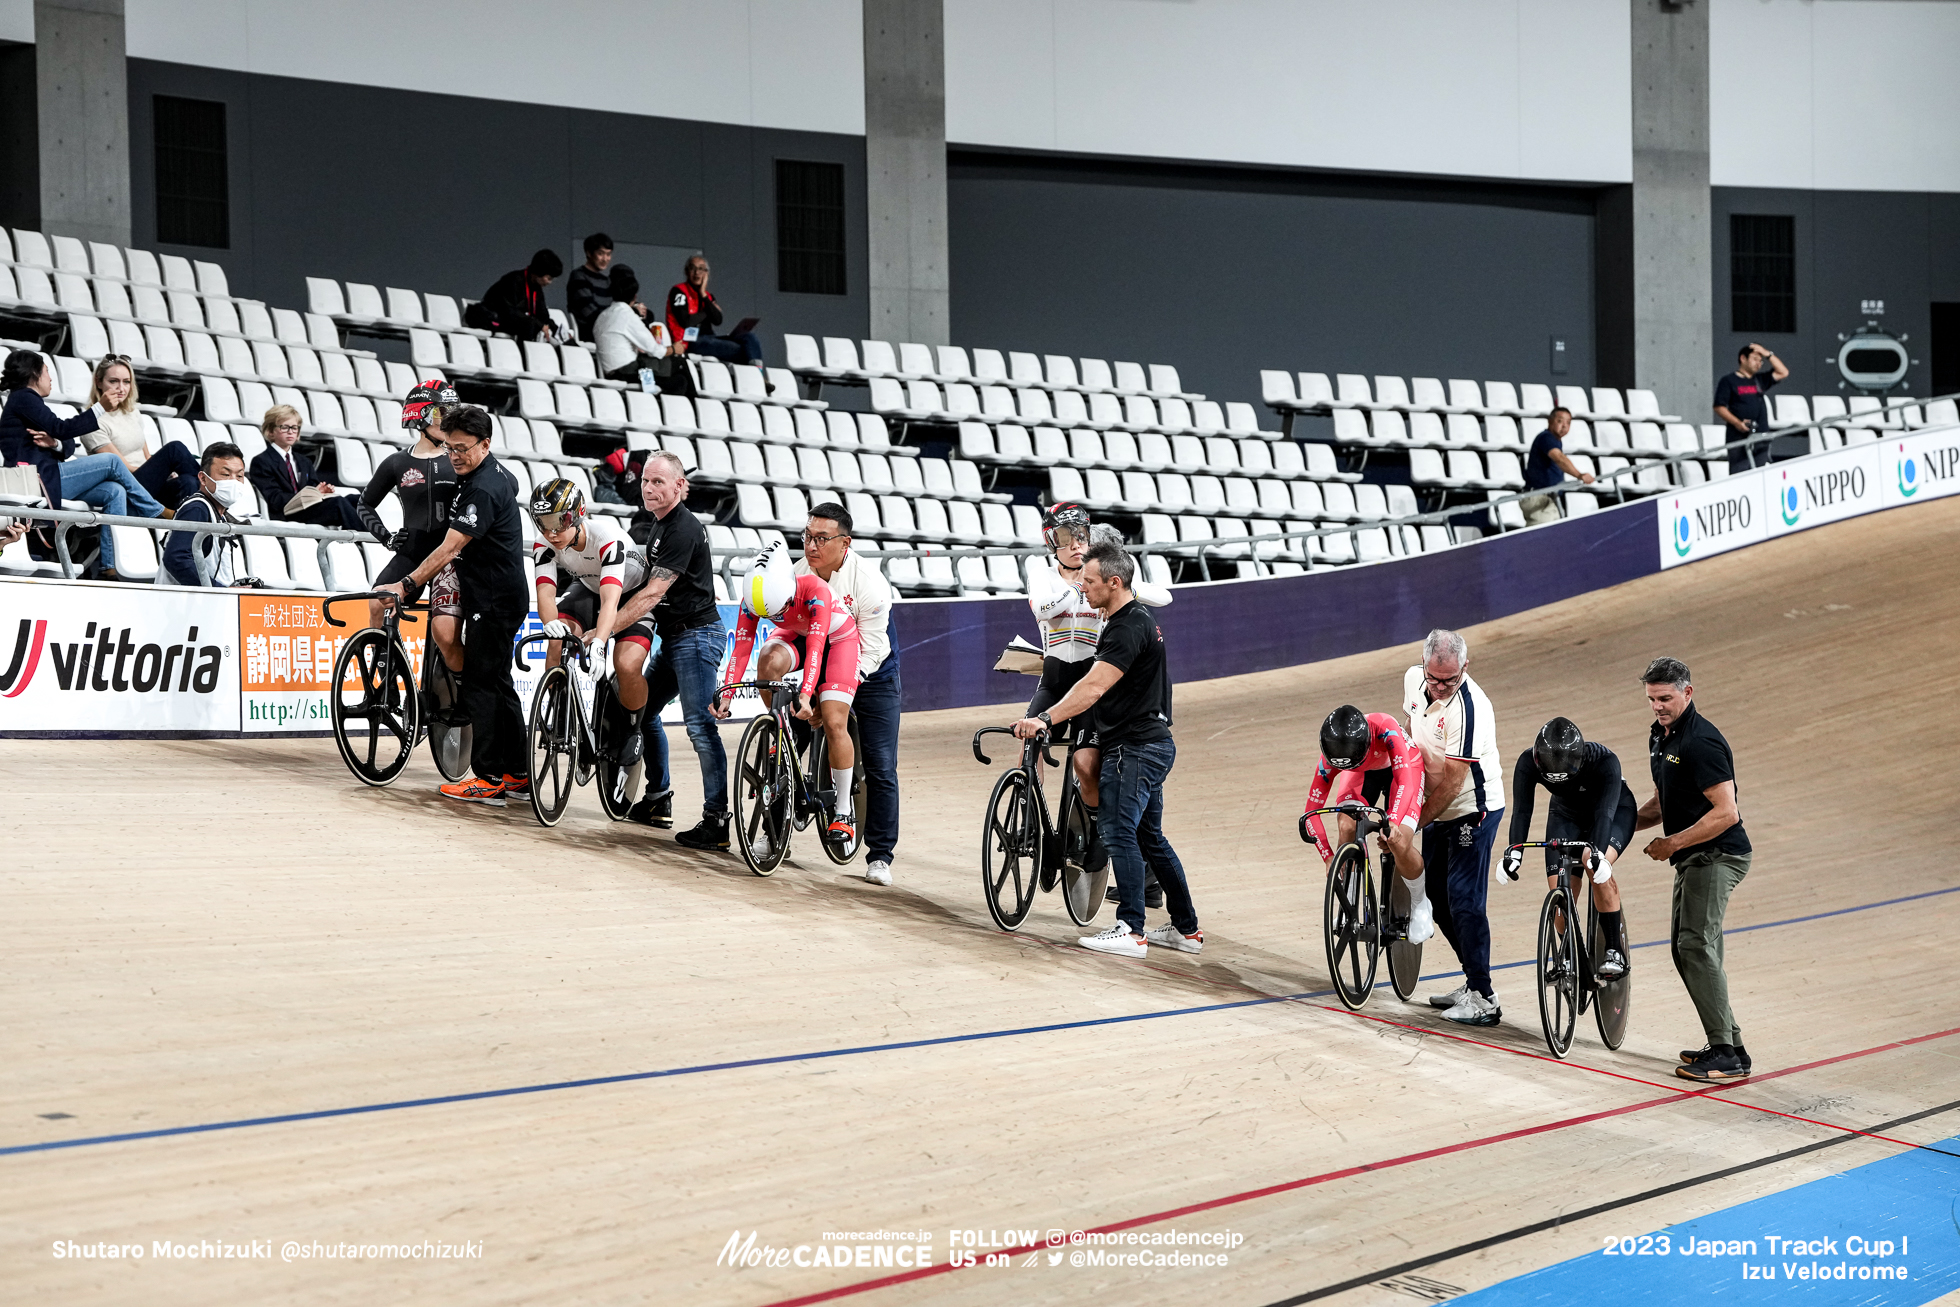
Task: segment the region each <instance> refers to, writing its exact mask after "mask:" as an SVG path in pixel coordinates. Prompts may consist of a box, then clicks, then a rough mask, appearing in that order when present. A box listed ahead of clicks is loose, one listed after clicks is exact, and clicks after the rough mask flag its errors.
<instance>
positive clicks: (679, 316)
mask: <svg viewBox="0 0 1960 1307" xmlns="http://www.w3.org/2000/svg"><path fill="white" fill-rule="evenodd" d="M681 273H682V277H681V281H680V284H679V285H677V286H675V287H674V289H673V290H671V291H669V292H668V293H667V339H668V340H670V341H672V342H673V347H674V351H675V353H678V354H685V353H687V352H688V351H690V350H691V351H693V352H694V353H696V354H705V355H707V356H708V357H709V358H713V359H720V360H721V361H722V362H724V363H755V364H760V363H761V362H762V342H761V341H759V340H757V339H756V338H755V333H754V332H752V331H738V332H736V333H735V334H734V335H732V336H717V335H715V328H716V327H719V326H720V325H721V305H719V304H717V303H715V297H714V296H713V295H710V294H709V293H708V261H707V259H705V258H703V257H702V256H701V255H699V254H697V255H695V256H694V257H693V258H691V259H689V260H688V261H687V262H686V263H684V264H682V265H681ZM689 332H693V333H694V334H693V335H692V336H690V335H689V334H688V333H689Z"/></svg>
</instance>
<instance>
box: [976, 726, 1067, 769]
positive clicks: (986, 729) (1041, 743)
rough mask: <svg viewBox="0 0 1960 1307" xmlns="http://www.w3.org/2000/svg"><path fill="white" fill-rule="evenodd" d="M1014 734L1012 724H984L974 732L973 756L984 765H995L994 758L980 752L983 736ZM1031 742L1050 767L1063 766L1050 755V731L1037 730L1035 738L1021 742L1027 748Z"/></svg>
mask: <svg viewBox="0 0 1960 1307" xmlns="http://www.w3.org/2000/svg"><path fill="white" fill-rule="evenodd" d="M1012 734H1014V728H1013V727H1012V726H982V727H981V728H980V729H979V730H977V731H975V732H974V733H973V757H974V759H975V761H977V762H978V763H979V764H980V765H981V766H982V767H991V766H993V765H994V760H993V759H992V758H989V757H988V756H987V755H986V754H984V753H982V752H980V737H981V736H983V735H1012ZM1030 743H1032V744H1033V745H1034V746H1035V748H1037V749H1039V750H1041V760H1042V761H1043V762H1045V763H1047V764H1048V765H1049V766H1050V767H1059V766H1061V764H1060V763H1058V762H1056V761H1055V760H1054V759H1053V758H1051V757H1049V756H1048V732H1047V731H1037V732H1035V735H1034V739H1033V740H1031V741H1030V740H1023V741H1022V742H1021V744H1022V747H1023V748H1025V747H1026V746H1027V745H1028V744H1030Z"/></svg>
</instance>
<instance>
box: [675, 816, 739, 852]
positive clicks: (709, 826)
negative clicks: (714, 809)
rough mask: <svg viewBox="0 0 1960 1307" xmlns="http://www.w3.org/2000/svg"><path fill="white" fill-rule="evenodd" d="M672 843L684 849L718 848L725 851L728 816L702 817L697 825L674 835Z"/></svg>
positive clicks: (726, 846)
mask: <svg viewBox="0 0 1960 1307" xmlns="http://www.w3.org/2000/svg"><path fill="white" fill-rule="evenodd" d="M674 843H676V844H678V845H680V846H681V847H682V848H684V849H718V850H721V851H724V852H725V851H726V850H727V848H728V818H726V817H703V818H702V819H701V824H700V825H699V826H696V827H694V828H693V829H692V830H684V831H682V832H681V833H680V834H678V835H676V836H674Z"/></svg>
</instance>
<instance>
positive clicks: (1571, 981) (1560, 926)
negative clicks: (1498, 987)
mask: <svg viewBox="0 0 1960 1307" xmlns="http://www.w3.org/2000/svg"><path fill="white" fill-rule="evenodd" d="M1578 945H1579V930H1578V926H1577V924H1576V923H1575V922H1574V921H1573V920H1572V912H1571V901H1570V900H1569V899H1568V898H1567V897H1566V896H1565V893H1564V891H1563V890H1557V889H1555V890H1553V891H1552V892H1551V893H1549V894H1547V895H1546V896H1545V906H1544V908H1543V909H1542V910H1540V912H1539V914H1538V1018H1539V1021H1540V1022H1541V1023H1542V1024H1543V1025H1544V1027H1545V1047H1547V1048H1549V1049H1551V1050H1552V1056H1553V1057H1564V1056H1565V1055H1566V1053H1567V1051H1569V1050H1570V1049H1571V1047H1572V1031H1573V1027H1574V1026H1576V1025H1577V1024H1578V1021H1579V957H1578V953H1579V947H1578Z"/></svg>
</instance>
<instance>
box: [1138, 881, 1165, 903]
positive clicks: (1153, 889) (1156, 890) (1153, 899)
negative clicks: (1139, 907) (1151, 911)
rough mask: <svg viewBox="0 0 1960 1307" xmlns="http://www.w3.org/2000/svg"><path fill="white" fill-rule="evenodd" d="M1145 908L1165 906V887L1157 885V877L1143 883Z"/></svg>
mask: <svg viewBox="0 0 1960 1307" xmlns="http://www.w3.org/2000/svg"><path fill="white" fill-rule="evenodd" d="M1143 906H1144V907H1146V908H1161V907H1163V906H1164V887H1163V886H1162V885H1159V884H1158V883H1157V878H1156V877H1155V876H1152V877H1151V878H1150V879H1148V880H1146V881H1144V882H1143Z"/></svg>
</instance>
